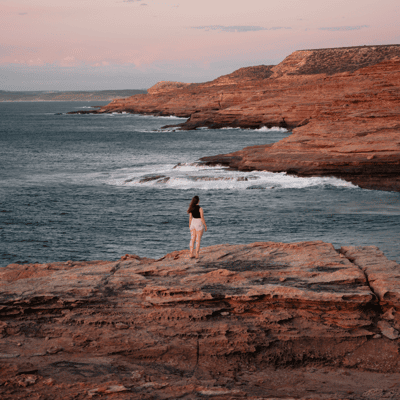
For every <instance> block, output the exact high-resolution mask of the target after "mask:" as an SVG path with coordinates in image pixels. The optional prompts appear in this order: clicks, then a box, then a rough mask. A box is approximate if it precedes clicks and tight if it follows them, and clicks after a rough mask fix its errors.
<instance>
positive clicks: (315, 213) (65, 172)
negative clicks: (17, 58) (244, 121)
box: [0, 102, 400, 266]
mask: <svg viewBox="0 0 400 400" xmlns="http://www.w3.org/2000/svg"><path fill="white" fill-rule="evenodd" d="M100 104H104V103H95V102H91V103H86V102H85V103H76V102H54V103H47V102H46V103H44V102H43V103H0V266H5V265H7V264H9V263H11V262H49V261H62V260H95V259H106V260H113V259H118V258H120V257H121V256H122V255H123V254H125V253H130V254H138V255H140V256H147V257H160V256H162V255H164V254H166V253H168V252H170V251H173V250H178V249H184V248H187V247H188V242H189V230H188V217H187V214H186V209H187V207H188V203H189V201H190V199H191V198H192V197H193V196H194V195H196V194H197V195H199V196H200V201H201V205H202V207H203V209H204V211H205V218H206V221H207V225H208V227H209V230H208V232H207V233H205V235H204V236H203V241H202V245H203V246H210V245H214V244H222V243H231V244H236V243H250V242H254V241H283V242H295V241H304V240H323V241H326V242H331V243H333V244H334V245H335V246H336V247H339V246H340V245H349V244H351V245H377V246H378V247H380V248H381V249H382V250H383V251H384V252H385V254H386V255H387V256H388V258H391V259H395V260H397V261H400V249H399V246H398V242H399V233H400V202H399V200H400V194H399V193H393V192H380V191H370V190H363V189H360V188H357V187H355V186H353V185H351V184H349V183H347V182H344V181H341V180H338V179H335V178H296V177H291V176H286V175H285V174H272V173H269V172H250V173H244V172H234V171H227V170H226V169H224V168H219V167H215V168H210V167H208V168H206V167H202V166H201V165H199V164H198V163H196V161H197V160H198V159H199V158H200V157H202V156H207V155H214V154H218V153H226V152H231V151H235V150H239V149H241V148H243V147H245V146H250V145H256V144H263V143H273V142H275V141H278V140H280V139H282V138H284V137H285V136H287V135H288V134H289V133H288V132H280V131H273V130H268V129H262V130H241V129H221V130H208V129H202V130H199V131H189V132H173V131H171V130H161V129H160V128H161V127H162V126H163V125H166V124H174V123H178V122H180V121H182V120H179V119H174V118H156V117H148V116H134V115H128V114H123V115H65V114H64V115H55V114H56V113H65V112H67V111H71V110H77V109H81V108H82V107H83V106H85V107H88V106H91V105H100Z"/></svg>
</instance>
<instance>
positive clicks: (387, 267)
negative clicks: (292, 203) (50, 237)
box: [0, 241, 400, 399]
mask: <svg viewBox="0 0 400 400" xmlns="http://www.w3.org/2000/svg"><path fill="white" fill-rule="evenodd" d="M399 267H400V266H399V265H398V264H396V263H395V262H393V261H389V260H387V259H386V257H385V256H384V255H383V254H382V253H381V252H380V251H379V249H378V248H376V247H373V246H369V247H351V246H347V247H342V248H341V249H340V250H335V249H334V247H333V246H332V245H331V244H329V243H323V242H321V241H316V242H303V243H292V244H285V243H273V242H267V243H264V242H260V243H252V244H250V245H236V246H231V245H219V246H211V247H208V248H205V249H203V250H202V254H201V258H200V259H199V260H194V259H189V258H188V251H176V252H173V253H170V254H168V255H166V256H165V257H163V258H161V259H159V260H152V259H148V258H140V257H138V256H135V255H126V256H124V257H122V258H121V260H119V261H114V262H106V261H93V262H66V263H49V264H27V265H18V264H11V265H9V266H8V267H6V268H3V269H1V270H0V334H1V336H2V338H1V339H0V361H1V363H0V377H1V378H0V393H1V396H2V397H1V398H2V399H16V398H20V397H21V395H24V396H33V395H34V394H35V393H37V394H40V395H41V396H43V397H42V398H49V399H50V398H71V397H73V396H75V397H76V398H87V397H88V396H89V397H96V396H99V397H100V396H105V395H113V396H114V395H115V396H118V397H116V398H127V399H128V398H129V399H136V398H137V399H139V398H154V396H157V398H165V399H166V398H171V399H172V398H178V397H179V398H184V399H194V398H204V397H212V398H219V399H230V398H243V397H246V396H247V398H250V399H256V398H265V399H267V398H273V397H276V396H279V397H282V398H289V397H290V396H292V398H296V399H299V398H303V399H306V398H307V399H312V398H315V399H316V398H318V399H345V398H349V399H350V398H351V399H373V398H374V399H375V398H376V399H379V398H382V399H383V398H391V397H387V396H386V395H387V394H388V393H389V392H390V391H391V392H392V393H393V396H397V395H399V392H396V390H397V389H396V388H395V386H393V382H395V383H396V382H397V383H398V380H399V374H398V373H397V372H398V368H399V365H400V364H399V363H400V355H399V351H398V349H399V344H400V339H398V331H399V330H400V311H399V307H400V304H399V302H400V278H399V276H398V272H397V271H398V269H399ZM368 371H370V372H368ZM371 371H372V372H371ZM383 372H384V373H386V375H385V376H383V375H382V373H383ZM310 393H315V396H310ZM349 393H351V396H350V395H349ZM379 393H380V394H379ZM372 395H374V396H375V397H372ZM46 396H48V397H46ZM77 396H78V397H77ZM79 396H80V397H79ZM368 396H369V397H368ZM384 396H386V397H384ZM32 398H33V397H32ZM392 398H396V397H392Z"/></svg>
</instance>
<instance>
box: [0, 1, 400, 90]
mask: <svg viewBox="0 0 400 400" xmlns="http://www.w3.org/2000/svg"><path fill="white" fill-rule="evenodd" d="M399 21H400V1H399V0H329V1H323V0H274V1H271V0H245V1H244V0H196V1H195V0H172V1H168V0H0V90H105V89H147V88H149V87H151V86H152V85H154V84H155V83H157V82H158V81H161V80H172V81H182V82H205V81H209V80H212V79H215V78H217V77H218V76H221V75H224V74H228V73H230V72H233V71H234V70H236V69H238V68H241V67H247V66H251V65H261V64H264V65H271V64H278V63H279V62H280V61H282V60H283V59H284V58H285V57H287V56H288V55H289V54H290V53H292V52H293V51H295V50H302V49H314V48H327V47H343V46H358V45H373V44H399V43H400V24H399Z"/></svg>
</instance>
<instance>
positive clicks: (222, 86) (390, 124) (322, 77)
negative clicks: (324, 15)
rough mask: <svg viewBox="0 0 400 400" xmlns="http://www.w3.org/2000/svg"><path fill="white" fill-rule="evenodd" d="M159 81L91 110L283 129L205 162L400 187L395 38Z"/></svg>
mask: <svg viewBox="0 0 400 400" xmlns="http://www.w3.org/2000/svg"><path fill="white" fill-rule="evenodd" d="M156 89H157V90H156V91H154V93H153V94H147V95H137V96H133V97H130V98H127V99H120V100H115V101H113V102H112V103H110V104H109V105H107V106H105V107H103V108H101V109H100V110H99V111H96V112H99V113H109V112H123V111H125V112H132V113H143V114H153V115H176V116H180V117H187V118H188V120H187V121H186V122H185V123H183V124H181V125H178V126H177V128H179V129H196V128H199V127H203V126H206V127H209V128H221V127H241V128H260V127H263V126H267V127H277V126H279V127H285V128H287V129H289V130H292V132H293V133H292V135H291V136H290V137H288V138H286V139H284V140H281V141H280V142H278V143H275V144H273V145H265V146H258V147H248V148H246V149H243V150H240V151H238V152H236V153H233V154H228V155H219V156H216V157H207V158H204V159H203V160H204V162H205V163H207V164H224V165H228V166H230V167H231V168H235V169H240V170H243V171H248V170H255V169H257V170H268V171H273V172H288V173H291V174H296V175H298V176H336V177H339V178H342V179H345V180H348V181H351V182H353V183H355V184H356V185H359V186H361V187H363V188H369V189H381V190H395V191H399V190H400V178H399V177H400V144H399V143H400V45H388V46H363V47H351V48H336V49H320V50H303V51H296V52H294V53H293V54H291V55H290V56H288V57H287V58H286V59H285V60H284V61H282V62H281V63H280V64H278V65H275V66H257V67H248V68H242V69H239V70H238V71H235V72H234V73H232V74H230V75H226V76H223V77H220V78H218V79H216V80H214V81H212V82H206V83H202V84H195V85H188V86H186V87H181V86H180V87H178V88H177V89H175V90H173V89H171V86H169V85H167V86H166V90H164V91H163V90H162V89H163V85H160V86H159V87H157V88H156ZM167 89H168V90H167Z"/></svg>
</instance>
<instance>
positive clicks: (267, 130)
mask: <svg viewBox="0 0 400 400" xmlns="http://www.w3.org/2000/svg"><path fill="white" fill-rule="evenodd" d="M254 130H255V131H257V132H272V131H275V132H276V131H278V132H289V131H288V130H287V129H286V128H280V127H278V126H275V127H272V128H267V127H266V126H263V127H261V128H259V129H254Z"/></svg>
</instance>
